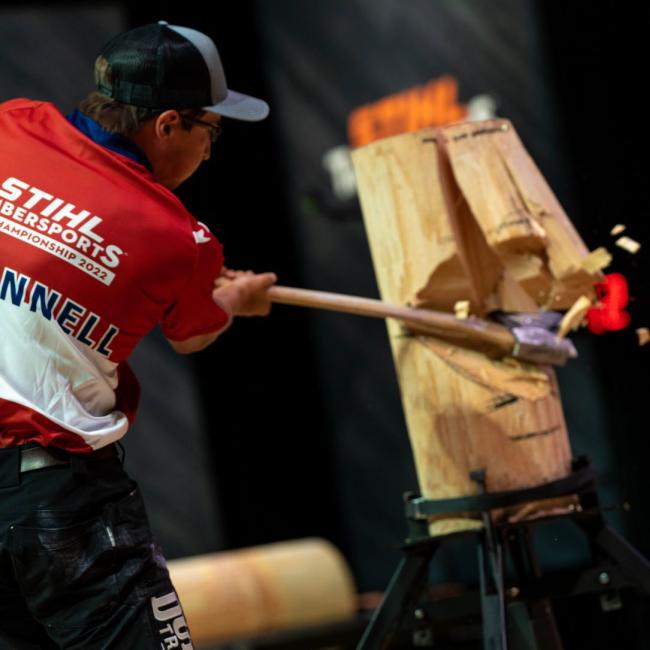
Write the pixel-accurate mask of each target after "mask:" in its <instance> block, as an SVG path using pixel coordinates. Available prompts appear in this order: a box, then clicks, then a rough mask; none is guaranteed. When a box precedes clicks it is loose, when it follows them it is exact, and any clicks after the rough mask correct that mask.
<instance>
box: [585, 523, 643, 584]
mask: <svg viewBox="0 0 650 650" xmlns="http://www.w3.org/2000/svg"><path fill="white" fill-rule="evenodd" d="M600 521H601V523H602V520H600ZM576 523H577V524H578V526H579V527H580V528H581V529H582V530H583V532H584V533H585V534H586V535H587V537H589V539H590V541H591V543H592V544H593V546H594V547H595V548H596V549H597V550H598V551H600V552H602V553H604V554H605V555H606V556H607V557H609V558H610V559H612V560H614V561H615V562H616V563H617V564H618V565H619V567H620V569H621V572H622V573H623V574H624V575H625V577H626V578H627V579H628V580H629V581H630V582H633V583H634V584H636V585H637V587H638V588H639V590H640V591H641V592H642V593H644V594H646V596H650V562H649V561H648V560H647V559H646V558H645V557H643V555H641V553H639V552H638V551H637V550H636V549H635V548H634V547H633V546H631V545H630V543H629V542H627V541H626V540H625V538H623V537H621V535H619V534H618V533H617V532H616V531H615V530H614V529H613V528H611V527H610V526H607V525H605V524H604V523H602V526H599V527H595V526H594V525H593V523H591V524H590V523H589V522H585V521H580V520H578V521H577V522H576Z"/></svg>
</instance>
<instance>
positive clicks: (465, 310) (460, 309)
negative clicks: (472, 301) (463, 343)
mask: <svg viewBox="0 0 650 650" xmlns="http://www.w3.org/2000/svg"><path fill="white" fill-rule="evenodd" d="M454 312H455V313H456V318H458V319H459V320H466V319H467V318H469V300H459V301H458V302H457V303H456V304H455V305H454Z"/></svg>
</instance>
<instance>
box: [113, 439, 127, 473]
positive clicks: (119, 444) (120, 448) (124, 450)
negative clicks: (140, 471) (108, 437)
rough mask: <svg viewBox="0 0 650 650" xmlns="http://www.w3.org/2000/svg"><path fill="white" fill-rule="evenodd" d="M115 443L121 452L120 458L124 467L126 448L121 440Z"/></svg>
mask: <svg viewBox="0 0 650 650" xmlns="http://www.w3.org/2000/svg"><path fill="white" fill-rule="evenodd" d="M115 444H116V446H117V447H118V449H119V450H120V452H121V453H120V455H119V458H120V463H121V464H122V467H124V461H125V460H126V449H125V448H124V445H123V444H122V443H121V442H120V441H119V440H118V441H117V442H116V443H115Z"/></svg>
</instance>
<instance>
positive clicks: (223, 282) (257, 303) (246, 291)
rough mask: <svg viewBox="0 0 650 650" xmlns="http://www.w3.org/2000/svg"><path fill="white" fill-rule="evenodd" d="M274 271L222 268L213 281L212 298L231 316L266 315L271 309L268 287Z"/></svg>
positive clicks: (274, 281) (275, 277)
mask: <svg viewBox="0 0 650 650" xmlns="http://www.w3.org/2000/svg"><path fill="white" fill-rule="evenodd" d="M277 281H278V278H277V276H276V275H275V273H253V271H233V270H231V269H226V268H224V269H223V271H222V272H221V275H220V276H219V277H218V278H217V279H216V280H215V281H214V291H213V292H212V299H213V300H214V301H215V302H216V303H217V304H219V305H221V307H223V308H224V309H225V310H226V311H227V312H228V313H229V314H231V315H232V316H266V315H268V314H269V312H270V311H271V300H270V298H269V296H268V291H267V290H268V289H269V287H271V286H272V285H274V284H275V283H276V282H277Z"/></svg>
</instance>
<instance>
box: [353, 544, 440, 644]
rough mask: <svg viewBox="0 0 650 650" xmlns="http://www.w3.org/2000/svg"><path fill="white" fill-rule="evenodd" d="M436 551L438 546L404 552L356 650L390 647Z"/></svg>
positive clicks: (423, 581) (418, 591) (420, 589)
mask: <svg viewBox="0 0 650 650" xmlns="http://www.w3.org/2000/svg"><path fill="white" fill-rule="evenodd" d="M437 548H438V544H437V543H430V544H429V545H428V547H427V548H426V549H418V550H417V551H414V550H408V549H407V551H406V552H407V556H406V557H405V558H402V560H401V561H400V563H399V566H398V567H397V570H396V571H395V574H394V575H393V577H392V579H391V581H390V583H389V585H388V588H387V589H386V594H385V595H384V599H383V600H382V602H381V604H380V605H379V607H378V608H377V609H376V610H375V613H374V614H373V616H372V618H371V620H370V623H369V624H368V627H367V628H366V631H365V632H364V634H363V636H362V637H361V641H359V644H358V645H357V650H383V649H384V648H388V647H389V643H390V641H391V639H392V638H393V635H394V634H395V632H396V631H397V630H398V629H399V625H400V623H401V622H402V619H403V617H404V613H405V611H406V609H407V607H408V606H409V605H411V604H412V603H414V602H415V600H416V599H417V597H418V595H419V593H420V592H421V591H422V588H423V586H424V585H425V584H426V582H427V578H428V569H429V564H430V562H431V558H432V557H433V555H434V553H435V552H436V550H437Z"/></svg>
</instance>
